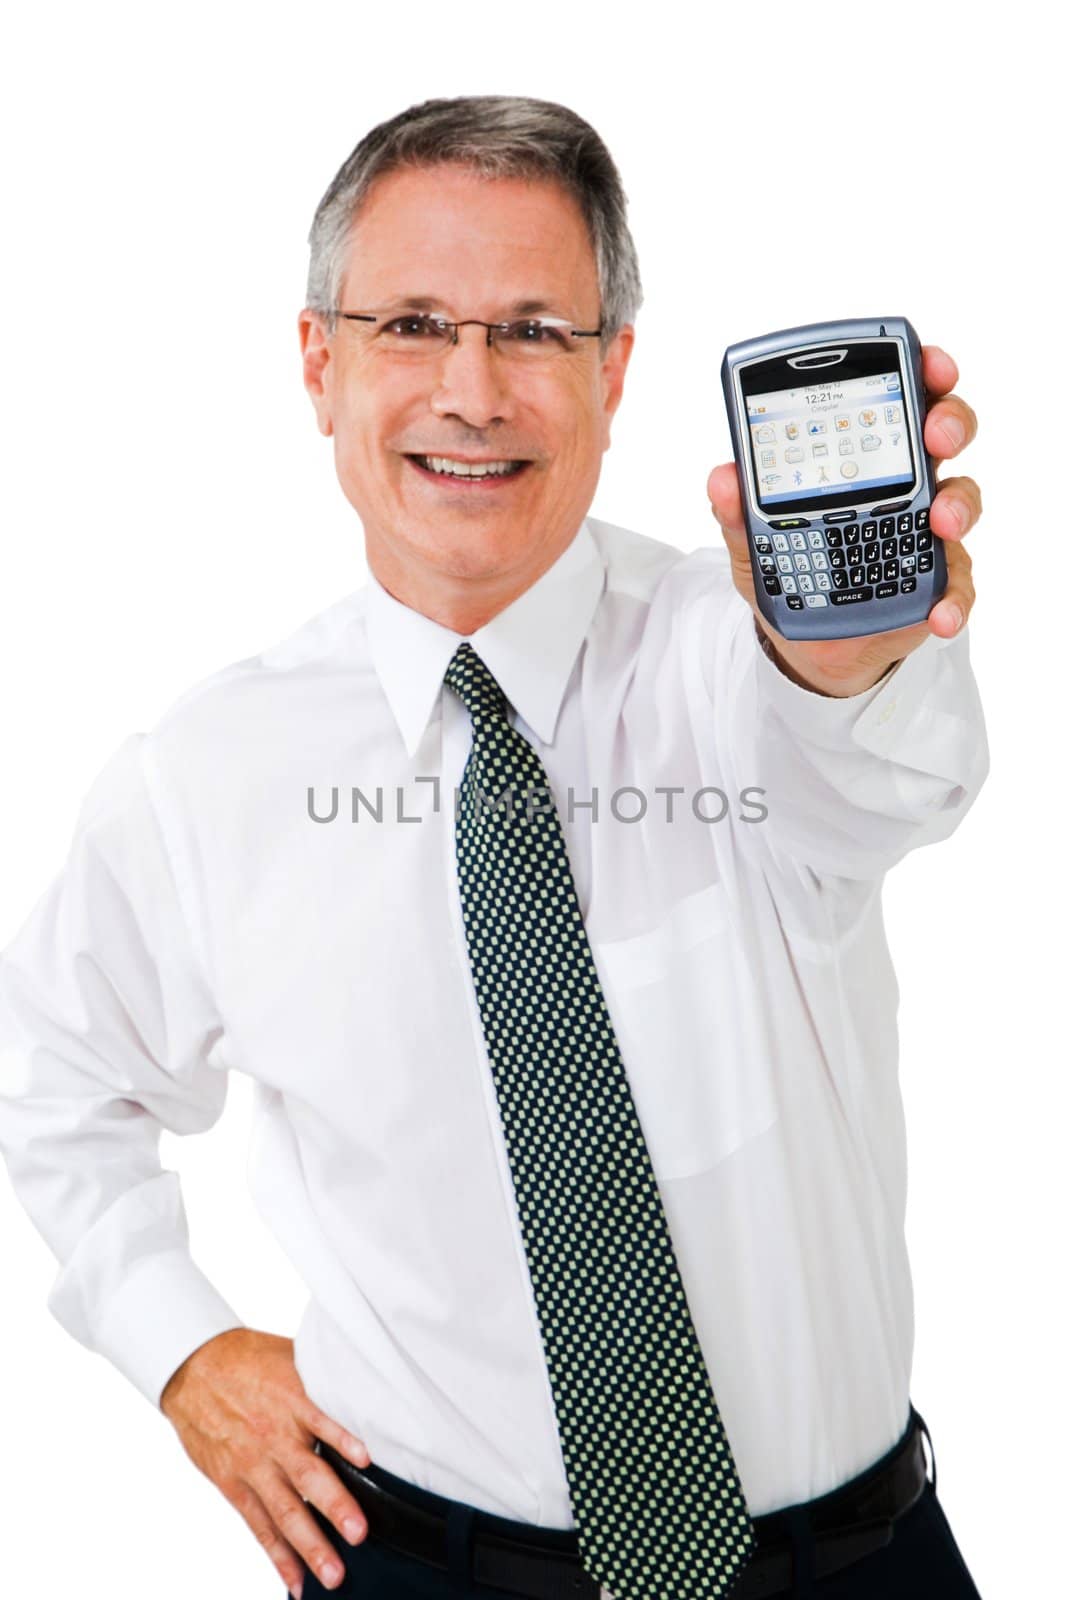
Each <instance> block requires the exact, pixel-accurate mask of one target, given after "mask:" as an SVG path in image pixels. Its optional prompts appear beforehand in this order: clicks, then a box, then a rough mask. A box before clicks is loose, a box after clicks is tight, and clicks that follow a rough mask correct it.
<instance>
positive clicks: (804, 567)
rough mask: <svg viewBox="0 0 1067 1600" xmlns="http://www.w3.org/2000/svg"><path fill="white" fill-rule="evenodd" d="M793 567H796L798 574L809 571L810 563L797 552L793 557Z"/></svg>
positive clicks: (804, 556)
mask: <svg viewBox="0 0 1067 1600" xmlns="http://www.w3.org/2000/svg"><path fill="white" fill-rule="evenodd" d="M793 565H794V566H795V567H796V569H797V571H798V572H810V571H811V562H810V561H809V560H808V557H807V556H806V555H801V554H800V553H799V552H798V553H797V554H796V555H795V556H794V557H793Z"/></svg>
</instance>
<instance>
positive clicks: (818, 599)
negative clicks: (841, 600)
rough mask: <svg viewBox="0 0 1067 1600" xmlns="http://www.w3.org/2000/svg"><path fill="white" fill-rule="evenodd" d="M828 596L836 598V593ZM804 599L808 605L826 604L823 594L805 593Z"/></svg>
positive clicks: (832, 598)
mask: <svg viewBox="0 0 1067 1600" xmlns="http://www.w3.org/2000/svg"><path fill="white" fill-rule="evenodd" d="M830 598H831V600H836V599H837V595H836V594H834V595H831V596H830ZM804 599H805V600H806V601H807V603H808V605H809V606H824V605H825V604H826V596H825V595H824V594H806V595H805V596H804Z"/></svg>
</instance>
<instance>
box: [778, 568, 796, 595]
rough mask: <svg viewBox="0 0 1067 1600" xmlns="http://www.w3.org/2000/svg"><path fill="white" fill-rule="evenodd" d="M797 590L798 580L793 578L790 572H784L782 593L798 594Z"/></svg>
mask: <svg viewBox="0 0 1067 1600" xmlns="http://www.w3.org/2000/svg"><path fill="white" fill-rule="evenodd" d="M796 592H797V580H796V579H795V578H791V577H790V576H789V574H788V572H784V573H783V574H782V593H783V594H796Z"/></svg>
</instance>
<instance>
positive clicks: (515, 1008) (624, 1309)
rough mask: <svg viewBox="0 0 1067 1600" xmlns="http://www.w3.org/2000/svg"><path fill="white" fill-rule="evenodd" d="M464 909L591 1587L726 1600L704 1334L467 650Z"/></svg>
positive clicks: (542, 776)
mask: <svg viewBox="0 0 1067 1600" xmlns="http://www.w3.org/2000/svg"><path fill="white" fill-rule="evenodd" d="M444 681H445V683H446V684H447V685H448V686H449V688H451V689H453V690H454V691H455V693H456V694H457V695H458V696H459V697H460V699H461V700H462V701H463V703H464V705H465V706H466V707H467V709H468V711H469V712H470V714H471V724H472V740H471V751H470V755H469V757H468V759H467V764H466V767H465V769H464V773H463V781H462V784H461V786H460V790H459V804H458V808H457V812H456V854H457V862H458V874H459V886H460V899H461V904H462V907H463V920H464V925H465V929H466V936H467V948H468V953H469V956H470V963H471V971H472V975H473V980H474V991H475V995H476V997H477V1001H478V1008H479V1011H480V1013H481V1019H482V1026H483V1030H484V1033H485V1040H486V1045H487V1048H488V1054H489V1061H490V1065H491V1067H492V1071H493V1078H494V1081H495V1084H496V1092H497V1098H498V1101H499V1104H500V1113H501V1118H502V1122H503V1128H504V1134H505V1140H506V1144H507V1150H508V1158H509V1161H510V1164H511V1172H512V1177H513V1181H514V1188H515V1198H516V1203H517V1208H518V1213H519V1219H520V1222H521V1227H522V1238H523V1244H524V1247H525V1250H526V1256H527V1260H528V1262H529V1266H530V1276H531V1280H532V1283H533V1288H534V1296H535V1300H536V1303H537V1313H538V1318H539V1321H540V1328H541V1337H542V1340H543V1342H544V1347H545V1357H546V1362H547V1367H548V1373H549V1378H550V1381H551V1386H552V1395H553V1400H554V1402H555V1407H556V1415H557V1421H558V1426H559V1435H560V1443H561V1446H562V1452H563V1459H564V1464H565V1466H566V1472H567V1483H568V1488H569V1491H570V1497H571V1503H572V1507H573V1511H574V1520H575V1523H576V1525H577V1530H578V1543H579V1550H580V1555H581V1559H582V1564H583V1566H584V1567H585V1570H586V1571H587V1572H588V1573H589V1574H590V1575H591V1576H592V1577H593V1578H595V1579H596V1581H597V1582H598V1583H600V1584H601V1585H602V1586H603V1587H605V1588H606V1589H607V1591H608V1593H609V1594H610V1595H612V1596H615V1597H617V1600H712V1597H715V1596H726V1595H728V1594H729V1593H730V1590H731V1588H732V1586H733V1583H734V1580H735V1579H736V1577H737V1574H738V1573H739V1572H740V1571H741V1569H742V1568H743V1567H744V1566H745V1565H746V1563H747V1562H748V1561H749V1560H750V1558H751V1555H752V1552H753V1550H754V1548H755V1543H756V1540H755V1533H754V1530H753V1527H752V1521H751V1518H750V1516H749V1514H748V1508H747V1505H746V1503H745V1498H744V1494H743V1492H742V1490H741V1485H740V1481H739V1478H738V1475H737V1469H736V1467H735V1464H734V1459H733V1455H732V1453H731V1450H730V1445H729V1442H728V1441H727V1438H726V1434H725V1431H724V1429H723V1426H722V1422H721V1420H720V1418H719V1410H718V1406H717V1405H716V1402H715V1396H714V1394H713V1392H712V1388H711V1382H710V1379H709V1377H708V1373H707V1369H706V1367H705V1364H704V1358H703V1355H702V1352H701V1349H700V1345H699V1343H698V1341H697V1336H696V1332H695V1330H694V1328H693V1324H692V1320H691V1317H690V1312H689V1306H688V1302H687V1300H686V1295H685V1289H684V1287H683V1285H682V1280H681V1276H680V1273H679V1271H678V1264H677V1262H676V1260H675V1256H674V1250H673V1247H672V1244H671V1239H670V1234H669V1231H668V1227H667V1219H666V1216H665V1214H664V1211H663V1205H662V1201H661V1199H660V1194H659V1189H658V1188H657V1185H656V1179H655V1174H654V1172H653V1169H652V1162H651V1159H650V1157H649V1154H648V1150H647V1148H646V1145H645V1141H644V1136H643V1134H642V1132H641V1126H640V1123H639V1121H638V1118H637V1112H636V1110H635V1108H634V1103H633V1099H632V1097H631V1094H630V1086H629V1082H628V1080H627V1077H626V1071H625V1068H624V1066H623V1063H622V1058H621V1056H620V1054H619V1047H618V1044H617V1042H616V1039H615V1031H614V1028H613V1027H612V1022H611V1018H610V1016H609V1014H608V1010H607V1005H606V1003H605V1000H604V996H603V993H602V991H601V988H600V982H599V978H598V976H597V972H596V967H595V965H594V962H593V957H592V953H591V951H590V948H589V942H588V939H587V937H586V932H585V925H584V923H583V921H582V914H581V910H580V909H579V905H578V897H577V894H576V892H575V887H574V880H573V878H572V876H571V870H570V863H569V860H568V857H567V847H566V842H565V840H564V838H563V832H562V829H561V827H560V822H559V816H558V814H557V812H556V809H555V806H554V802H552V799H551V790H550V788H549V784H548V777H547V774H546V772H545V769H544V767H543V765H542V764H541V760H540V757H539V756H538V755H537V753H536V751H535V750H534V749H533V748H532V746H531V745H530V744H529V742H528V741H527V740H526V739H524V738H523V736H522V734H520V733H518V732H516V730H515V729H514V728H512V727H511V725H510V724H509V722H508V719H507V701H506V699H505V697H504V694H503V691H502V690H501V688H500V686H499V684H498V683H497V681H496V679H495V678H494V677H493V675H492V673H491V672H490V671H489V669H488V667H487V666H486V665H485V663H484V662H483V661H482V660H481V658H480V657H479V656H478V654H477V652H476V651H475V650H474V649H472V647H471V646H470V644H468V643H466V642H464V643H463V644H461V645H460V646H459V648H458V650H457V651H456V653H455V655H454V656H453V658H452V661H451V662H450V664H449V667H448V670H447V672H446V673H445V678H444Z"/></svg>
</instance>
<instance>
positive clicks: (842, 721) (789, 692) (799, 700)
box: [752, 615, 966, 756]
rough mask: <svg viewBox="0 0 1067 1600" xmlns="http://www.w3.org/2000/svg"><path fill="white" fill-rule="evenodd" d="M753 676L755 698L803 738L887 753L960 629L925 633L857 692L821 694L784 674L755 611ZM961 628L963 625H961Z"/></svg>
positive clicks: (825, 746) (830, 745)
mask: <svg viewBox="0 0 1067 1600" xmlns="http://www.w3.org/2000/svg"><path fill="white" fill-rule="evenodd" d="M752 628H753V633H754V635H755V638H756V640H757V645H756V650H755V656H756V681H757V686H758V690H759V695H760V698H761V699H762V700H763V701H764V702H765V703H766V704H769V705H771V706H772V707H773V708H774V709H775V711H776V712H777V713H778V715H779V717H780V718H781V720H782V721H783V722H784V723H785V725H786V726H787V727H789V728H791V729H793V730H794V731H795V732H796V734H797V735H798V737H799V738H801V739H802V740H804V741H805V742H806V743H809V744H812V745H816V746H818V747H819V748H821V749H826V750H845V749H848V748H849V746H851V745H859V746H861V747H862V748H863V749H865V750H870V751H871V752H872V754H874V755H880V756H885V755H889V754H890V753H891V752H892V750H893V748H894V747H895V745H896V742H897V740H898V739H899V738H900V737H901V736H902V735H903V733H904V731H905V730H906V728H907V727H908V725H909V723H910V722H911V721H912V719H913V717H914V715H915V713H916V711H917V710H918V708H919V707H920V706H921V705H922V703H923V700H924V697H925V696H926V694H927V691H928V690H929V688H930V686H931V684H932V683H933V680H934V678H935V676H936V675H937V671H938V666H939V656H940V653H941V651H942V650H943V649H945V648H951V647H952V646H953V645H954V644H955V643H956V640H957V639H958V638H960V636H961V635H960V634H957V635H955V637H954V638H952V639H942V638H940V637H939V636H938V635H937V634H933V633H931V634H928V635H927V637H926V638H925V639H924V640H923V642H922V644H921V645H919V646H918V648H917V649H915V650H913V651H912V652H911V654H910V655H908V656H905V657H904V659H903V660H902V661H898V662H897V663H896V665H895V666H894V667H892V668H891V669H890V671H889V672H888V673H886V675H885V676H884V677H882V678H879V680H878V682H877V683H873V684H871V686H870V688H868V689H864V690H863V691H862V692H861V693H860V694H851V695H824V694H819V693H817V691H816V690H814V689H805V688H802V687H801V685H800V684H798V683H794V682H793V680H792V678H789V677H787V676H786V674H785V673H784V672H783V671H782V669H781V667H779V666H778V665H777V663H776V662H775V661H774V660H773V659H772V658H771V656H770V655H768V653H767V651H766V650H765V649H764V647H763V641H762V636H761V635H760V633H759V627H758V624H757V622H756V619H755V616H754V615H753V617H752ZM962 631H963V632H966V630H965V629H964V630H962Z"/></svg>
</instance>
